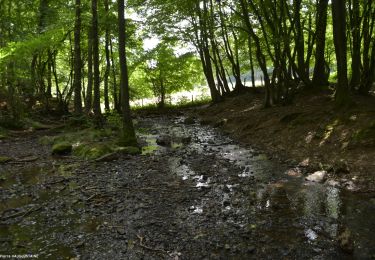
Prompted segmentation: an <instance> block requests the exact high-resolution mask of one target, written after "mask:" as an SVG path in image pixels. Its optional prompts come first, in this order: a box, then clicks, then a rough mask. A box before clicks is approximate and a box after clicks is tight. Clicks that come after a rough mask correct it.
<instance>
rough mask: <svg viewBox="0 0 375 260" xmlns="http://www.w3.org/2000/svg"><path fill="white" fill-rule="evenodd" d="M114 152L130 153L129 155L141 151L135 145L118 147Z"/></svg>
mask: <svg viewBox="0 0 375 260" xmlns="http://www.w3.org/2000/svg"><path fill="white" fill-rule="evenodd" d="M116 152H119V153H122V154H130V155H136V154H141V153H142V151H141V149H139V147H136V146H125V147H119V148H117V149H116Z"/></svg>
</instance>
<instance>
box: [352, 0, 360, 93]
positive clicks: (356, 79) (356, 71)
mask: <svg viewBox="0 0 375 260" xmlns="http://www.w3.org/2000/svg"><path fill="white" fill-rule="evenodd" d="M352 13H353V14H352V20H351V33H352V46H353V54H352V78H351V81H350V87H351V88H352V89H357V88H358V87H359V85H360V82H361V34H360V33H361V30H360V26H361V20H360V15H359V14H360V11H359V0H353V10H352Z"/></svg>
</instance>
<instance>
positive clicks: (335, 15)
mask: <svg viewBox="0 0 375 260" xmlns="http://www.w3.org/2000/svg"><path fill="white" fill-rule="evenodd" d="M345 2H346V1H345V0H332V20H333V40H334V44H335V53H336V62H337V86H336V93H335V102H336V105H337V106H344V105H347V104H348V103H349V101H350V96H349V86H348V68H347V60H346V52H347V46H346V7H345Z"/></svg>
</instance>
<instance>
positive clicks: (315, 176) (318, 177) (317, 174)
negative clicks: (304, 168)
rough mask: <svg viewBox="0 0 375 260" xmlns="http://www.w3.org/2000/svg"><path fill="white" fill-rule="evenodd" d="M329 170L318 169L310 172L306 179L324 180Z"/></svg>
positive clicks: (313, 180)
mask: <svg viewBox="0 0 375 260" xmlns="http://www.w3.org/2000/svg"><path fill="white" fill-rule="evenodd" d="M326 175H327V172H326V171H316V172H314V173H313V174H310V175H309V176H307V177H306V180H308V181H312V182H323V181H324V180H325V178H326Z"/></svg>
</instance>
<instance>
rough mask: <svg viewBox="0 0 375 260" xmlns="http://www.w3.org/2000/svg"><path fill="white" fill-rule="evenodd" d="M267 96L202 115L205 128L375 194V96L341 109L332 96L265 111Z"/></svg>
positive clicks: (241, 99)
mask: <svg viewBox="0 0 375 260" xmlns="http://www.w3.org/2000/svg"><path fill="white" fill-rule="evenodd" d="M263 96H264V95H263V94H259V93H258V94H257V93H248V94H245V95H242V96H239V97H233V98H227V99H226V101H224V102H222V103H219V104H216V105H212V106H209V107H206V108H205V109H200V110H198V111H196V113H198V114H199V117H200V118H201V119H202V121H203V123H207V124H211V125H214V126H218V127H220V128H221V129H222V130H223V131H225V132H226V133H228V134H229V135H231V136H232V137H233V138H235V139H236V140H238V141H240V142H242V143H245V144H248V145H251V146H252V147H256V148H257V149H261V150H263V151H265V152H266V153H267V154H268V155H270V156H272V157H276V158H279V159H281V160H283V161H287V162H288V163H291V164H294V165H300V166H305V167H308V168H309V171H310V172H313V171H317V170H325V171H327V172H328V173H329V178H331V179H336V180H337V181H339V182H340V183H341V185H342V186H344V187H346V188H348V189H350V190H353V191H357V192H370V191H372V192H373V191H375V175H374V174H375V160H374V158H375V97H373V96H368V97H359V96H357V97H355V98H354V102H353V104H352V105H351V106H350V108H346V109H341V110H340V109H335V107H334V104H333V102H332V95H331V94H320V95H317V94H316V93H315V94H311V95H306V94H304V95H301V96H300V97H297V98H296V101H295V103H294V104H292V105H289V106H277V107H272V108H267V109H263V106H262V104H263Z"/></svg>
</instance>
